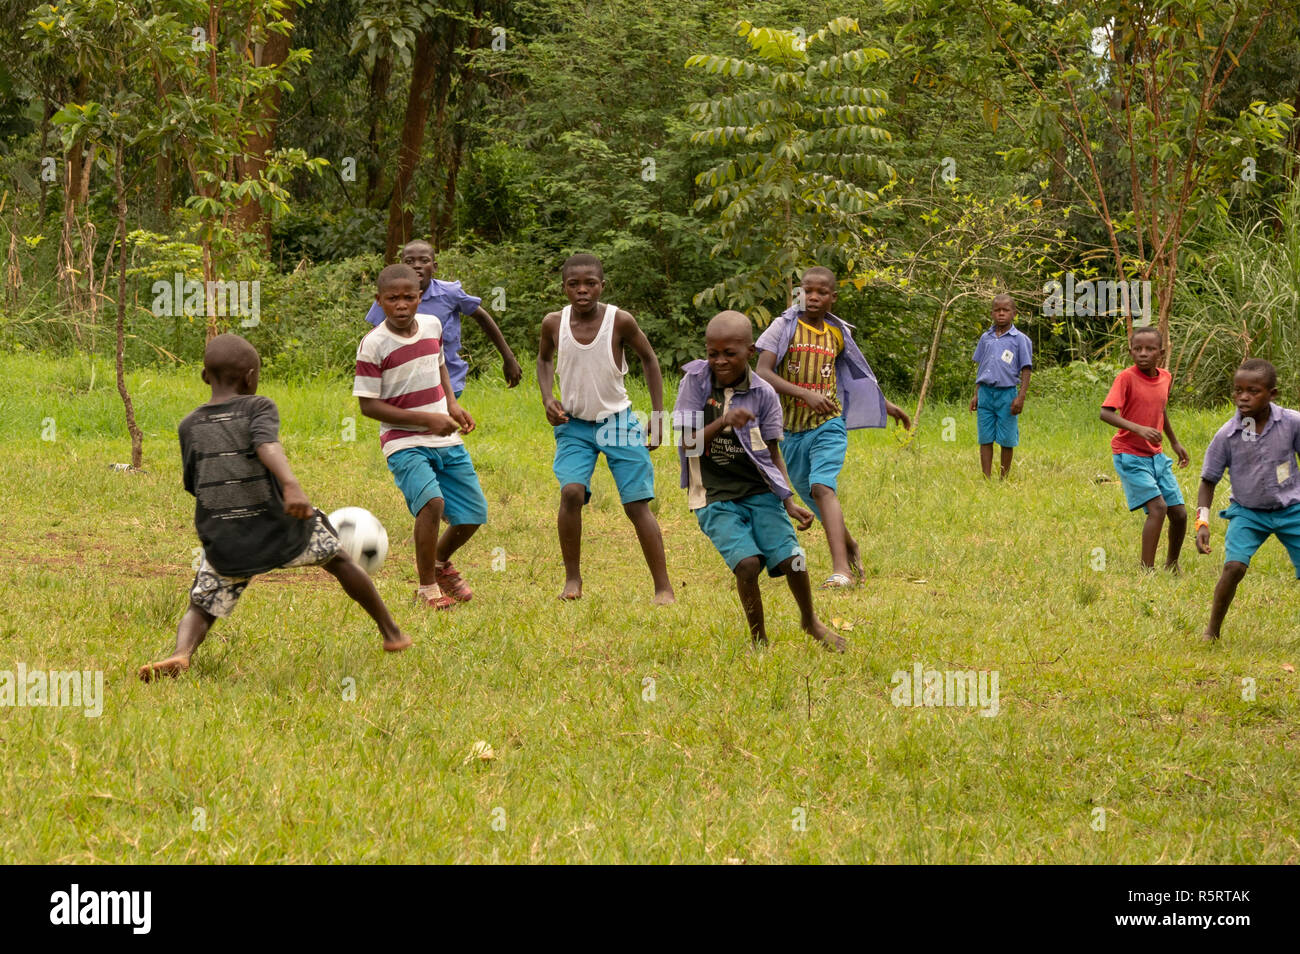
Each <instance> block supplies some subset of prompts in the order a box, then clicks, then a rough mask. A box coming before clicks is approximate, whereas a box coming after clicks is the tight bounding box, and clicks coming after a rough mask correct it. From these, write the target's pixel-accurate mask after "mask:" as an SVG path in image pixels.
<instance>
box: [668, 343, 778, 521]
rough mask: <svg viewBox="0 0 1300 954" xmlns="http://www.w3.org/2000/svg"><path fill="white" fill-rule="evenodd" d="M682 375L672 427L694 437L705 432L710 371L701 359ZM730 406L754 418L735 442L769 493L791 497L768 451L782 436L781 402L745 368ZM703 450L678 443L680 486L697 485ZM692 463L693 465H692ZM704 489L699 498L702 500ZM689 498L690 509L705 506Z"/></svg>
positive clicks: (689, 364)
mask: <svg viewBox="0 0 1300 954" xmlns="http://www.w3.org/2000/svg"><path fill="white" fill-rule="evenodd" d="M682 371H683V372H684V375H683V377H682V380H681V384H679V385H678V387H677V403H676V404H675V405H674V406H673V428H674V429H676V430H690V431H694V432H696V434H697V438H698V432H699V431H702V430H703V429H704V403H705V402H706V401H707V400H708V399H709V397H710V396H711V395H712V394H713V388H714V384H713V371H712V370H711V369H710V368H709V362H707V361H705V360H704V359H702V358H701V359H698V360H695V361H691V362H689V363H687V364H685V365H683V366H682ZM731 406H732V407H740V408H744V409H745V410H747V411H749V412H750V413H751V414H753V415H754V420H752V421H750V423H749V427H748V429H747V430H748V431H749V433H748V434H738V435H736V436H737V440H738V442H739V444H740V446H741V447H742V448H743V449H744V451H745V454H746V455H747V456H748V457H749V459H750V460H751V461H753V462H754V466H755V467H757V468H758V472H759V474H760V475H762V477H763V480H765V481H766V482H767V486H768V487H769V488H771V490H772V493H774V494H776V495H777V497H779V498H780V499H782V500H785V499H786V498H787V497H789V496H790V486H789V484H787V483H786V482H785V478H784V477H782V476H781V470H780V468H778V467H777V466H776V463H775V462H774V461H773V460H772V452H771V451H770V450H768V449H767V441H779V440H781V438H782V437H784V436H785V431H784V429H783V428H782V426H781V399H780V398H779V397H777V394H776V391H775V390H774V389H773V388H772V385H770V384H768V383H767V382H766V381H764V380H763V379H762V378H760V377H759V376H758V375H757V374H755V373H754V372H753V371H752V370H750V369H749V368H746V369H745V380H744V381H741V382H739V383H738V386H737V387H735V388H734V390H733V392H732V396H731ZM702 450H703V448H702V447H700V446H699V444H698V443H695V444H693V445H692V446H690V447H688V446H687V442H686V436H685V435H683V438H682V440H680V441H678V442H677V456H678V457H679V458H680V459H681V463H682V486H683V487H686V488H690V489H692V490H694V488H692V487H691V484H692V477H694V478H695V482H697V483H698V482H700V476H699V475H700V468H699V458H700V453H701V452H702ZM692 461H694V463H692ZM702 491H703V488H702V487H701V493H700V494H699V495H698V496H699V497H703V492H702ZM696 502H697V501H696V500H695V499H691V500H690V503H691V509H692V510H697V509H699V507H702V506H704V504H705V502H704V500H702V499H699V500H698V504H699V507H697V506H696Z"/></svg>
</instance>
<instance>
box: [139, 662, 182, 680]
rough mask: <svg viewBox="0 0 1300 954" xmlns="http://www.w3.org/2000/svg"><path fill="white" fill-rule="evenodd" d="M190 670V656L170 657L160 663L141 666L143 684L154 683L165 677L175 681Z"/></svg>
mask: <svg viewBox="0 0 1300 954" xmlns="http://www.w3.org/2000/svg"><path fill="white" fill-rule="evenodd" d="M189 668H190V658H189V657H188V656H168V657H167V658H166V659H163V660H161V661H159V662H156V663H149V664H148V665H146V666H141V667H140V679H141V681H142V682H154V681H155V680H157V679H161V678H162V677H163V676H171V677H172V678H173V679H175V678H176V677H177V676H179V675H180V674H181V673H183V672H185V671H186V670H187V669H189Z"/></svg>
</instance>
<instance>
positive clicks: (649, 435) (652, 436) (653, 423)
mask: <svg viewBox="0 0 1300 954" xmlns="http://www.w3.org/2000/svg"><path fill="white" fill-rule="evenodd" d="M663 442H664V416H663V414H662V413H660V412H656V413H654V414H651V415H650V420H649V421H648V422H647V423H646V429H645V446H646V447H647V448H649V449H650V450H655V449H656V448H658V447H659V445H660V444H662V443H663Z"/></svg>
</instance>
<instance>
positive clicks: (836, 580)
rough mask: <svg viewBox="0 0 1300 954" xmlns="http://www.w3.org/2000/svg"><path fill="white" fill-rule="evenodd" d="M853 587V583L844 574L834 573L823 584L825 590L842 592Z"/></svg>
mask: <svg viewBox="0 0 1300 954" xmlns="http://www.w3.org/2000/svg"><path fill="white" fill-rule="evenodd" d="M852 585H853V581H852V580H851V579H849V578H848V577H847V576H845V575H844V574H843V573H832V574H831V575H830V576H828V577H826V582H825V583H823V584H822V589H823V590H841V589H845V588H847V587H850V586H852Z"/></svg>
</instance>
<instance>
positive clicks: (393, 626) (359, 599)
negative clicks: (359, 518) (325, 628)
mask: <svg viewBox="0 0 1300 954" xmlns="http://www.w3.org/2000/svg"><path fill="white" fill-rule="evenodd" d="M421 512H422V513H423V511H421ZM321 568H322V569H323V570H324V571H325V572H326V573H328V574H330V575H331V576H333V577H334V579H336V580H338V581H339V583H341V584H342V585H343V591H344V592H345V593H347V594H348V596H350V597H352V599H353V600H354V601H355V602H356V603H357V605H358V606H360V607H361V608H362V609H363V610H365V611H366V612H367V613H369V614H370V618H371V619H373V620H374V621H375V623H376V624H377V625H378V626H379V635H380V636H381V637H383V640H384V651H385V652H390V653H395V652H400V651H401V650H403V649H407V648H409V647H410V645H411V637H410V636H407V635H406V634H405V633H403V632H402V631H401V630H400V629H399V628H398V626H397V623H395V622H394V621H393V616H392V614H391V613H389V612H388V607H387V606H385V605H384V600H383V597H381V596H380V595H379V590H377V589H375V581H374V580H372V579H370V575H369V574H367V573H366V571H365V570H363V569H361V567H360V565H358V563H357V561H356V560H354V559H352V557H350V556H348V554H347V553H345V552H343V551H342V550H340V551H339V552H338V554H337V555H336V556H335V557H334V559H332V560H330V561H329V562H328V563H325V564H322V566H321Z"/></svg>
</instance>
